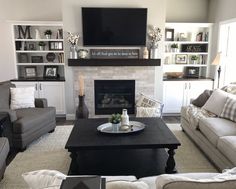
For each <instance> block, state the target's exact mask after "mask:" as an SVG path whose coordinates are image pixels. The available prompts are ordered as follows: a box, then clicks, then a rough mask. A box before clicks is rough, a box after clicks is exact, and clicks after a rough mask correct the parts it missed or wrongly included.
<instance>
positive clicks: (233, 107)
mask: <svg viewBox="0 0 236 189" xmlns="http://www.w3.org/2000/svg"><path fill="white" fill-rule="evenodd" d="M220 117H222V118H225V119H229V120H231V121H234V122H236V98H232V97H227V100H226V103H225V105H224V108H223V111H222V113H221V115H220Z"/></svg>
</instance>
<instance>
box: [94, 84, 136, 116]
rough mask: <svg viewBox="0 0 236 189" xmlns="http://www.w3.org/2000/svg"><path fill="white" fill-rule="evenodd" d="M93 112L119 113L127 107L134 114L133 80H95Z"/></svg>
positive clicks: (104, 113) (101, 113)
mask: <svg viewBox="0 0 236 189" xmlns="http://www.w3.org/2000/svg"><path fill="white" fill-rule="evenodd" d="M94 91H95V114H96V115H107V114H112V113H121V112H122V109H124V108H125V109H127V110H128V113H129V114H134V107H135V80H95V81H94Z"/></svg>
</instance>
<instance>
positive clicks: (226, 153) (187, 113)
mask: <svg viewBox="0 0 236 189" xmlns="http://www.w3.org/2000/svg"><path fill="white" fill-rule="evenodd" d="M224 93H225V92H224ZM224 95H225V94H223V96H222V99H223V100H222V99H221V100H220V98H221V97H220V98H216V99H215V101H213V102H214V103H215V104H213V106H215V109H216V110H214V107H213V109H212V111H214V112H215V113H212V112H210V111H207V110H205V109H204V107H205V105H204V106H203V107H202V108H199V107H196V106H194V105H190V106H187V107H182V109H181V127H182V128H183V130H184V131H185V132H186V134H187V135H188V136H189V137H190V138H191V139H192V140H193V141H194V142H195V144H196V145H197V146H198V147H199V148H200V149H201V150H202V151H203V152H204V153H205V155H206V156H207V157H208V158H209V160H211V161H212V163H213V164H214V165H215V166H216V167H217V168H218V169H220V170H223V169H226V168H232V167H235V166H236V123H235V122H234V121H231V120H228V119H224V118H221V117H220V116H221V114H222V113H221V114H220V113H219V112H222V110H221V109H223V108H222V107H223V106H224V98H227V97H224ZM229 95H231V94H229ZM235 97H236V95H235ZM210 98H211V97H210ZM206 103H207V102H206ZM217 114H218V115H217Z"/></svg>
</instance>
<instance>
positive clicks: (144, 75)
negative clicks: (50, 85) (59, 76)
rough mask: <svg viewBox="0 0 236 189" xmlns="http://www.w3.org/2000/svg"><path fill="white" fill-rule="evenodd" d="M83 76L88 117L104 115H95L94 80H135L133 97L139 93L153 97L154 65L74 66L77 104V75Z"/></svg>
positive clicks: (76, 99)
mask: <svg viewBox="0 0 236 189" xmlns="http://www.w3.org/2000/svg"><path fill="white" fill-rule="evenodd" d="M80 75H83V76H84V85H85V103H86V105H87V107H88V109H89V117H90V118H96V117H104V116H101V115H95V103H94V80H119V79H120V80H135V99H136V100H137V98H138V95H139V93H144V94H145V95H147V96H150V97H154V89H155V67H153V66H92V67H90V66H85V67H74V68H73V76H74V100H75V104H76V107H77V105H78V94H79V76H80Z"/></svg>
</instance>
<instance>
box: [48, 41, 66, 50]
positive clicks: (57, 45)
mask: <svg viewBox="0 0 236 189" xmlns="http://www.w3.org/2000/svg"><path fill="white" fill-rule="evenodd" d="M49 50H54V51H56V50H57V51H60V50H63V42H62V41H49Z"/></svg>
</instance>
